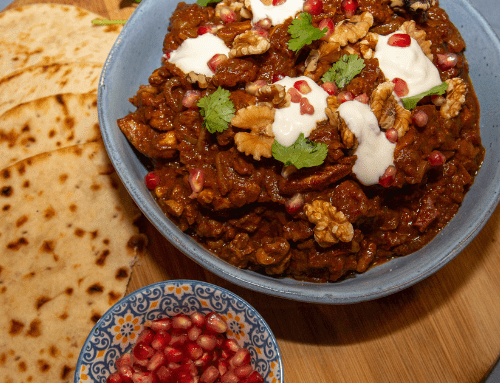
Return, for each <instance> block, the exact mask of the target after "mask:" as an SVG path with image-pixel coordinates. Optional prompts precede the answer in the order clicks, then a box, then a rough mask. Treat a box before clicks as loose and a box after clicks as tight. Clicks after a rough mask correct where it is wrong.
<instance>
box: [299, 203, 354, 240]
mask: <svg viewBox="0 0 500 383" xmlns="http://www.w3.org/2000/svg"><path fill="white" fill-rule="evenodd" d="M304 212H305V213H306V215H307V219H308V220H309V222H311V223H314V224H315V225H316V227H315V228H314V239H315V240H316V242H317V243H318V245H320V246H321V247H329V246H331V245H334V244H336V243H338V242H339V241H342V242H350V241H352V238H353V236H354V228H353V227H352V224H351V223H350V222H349V221H348V220H347V217H346V216H345V215H344V213H342V212H341V211H339V210H337V208H336V207H335V206H333V205H332V204H331V203H330V202H327V201H322V200H314V201H313V202H312V204H305V206H304Z"/></svg>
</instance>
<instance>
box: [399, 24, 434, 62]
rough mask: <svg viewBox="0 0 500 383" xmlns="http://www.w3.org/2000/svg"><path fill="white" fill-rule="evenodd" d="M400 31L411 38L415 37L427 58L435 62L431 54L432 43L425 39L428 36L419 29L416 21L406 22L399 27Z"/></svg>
mask: <svg viewBox="0 0 500 383" xmlns="http://www.w3.org/2000/svg"><path fill="white" fill-rule="evenodd" d="M399 31H400V32H403V33H406V34H407V35H410V37H413V38H414V39H415V40H416V41H417V43H418V45H420V48H421V49H422V51H423V52H424V54H425V55H426V56H427V58H428V59H429V60H431V61H432V60H433V58H434V56H433V55H432V52H431V45H432V42H431V41H429V40H426V39H425V37H426V36H427V35H426V33H425V31H423V30H421V29H417V24H416V23H415V21H414V20H410V21H405V22H404V23H403V24H401V26H400V27H399Z"/></svg>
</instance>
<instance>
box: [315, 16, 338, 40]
mask: <svg viewBox="0 0 500 383" xmlns="http://www.w3.org/2000/svg"><path fill="white" fill-rule="evenodd" d="M318 28H319V29H320V30H322V31H323V30H324V29H325V28H327V30H326V34H325V35H324V36H323V37H322V39H327V38H328V37H330V36H331V35H332V34H333V32H335V24H334V23H333V20H332V19H323V20H321V21H320V22H319V24H318Z"/></svg>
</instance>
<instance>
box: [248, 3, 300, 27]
mask: <svg viewBox="0 0 500 383" xmlns="http://www.w3.org/2000/svg"><path fill="white" fill-rule="evenodd" d="M250 5H251V7H252V14H253V18H252V22H253V23H254V24H255V23H257V22H258V21H259V20H263V19H266V18H268V19H270V20H271V22H272V24H273V25H278V24H283V22H284V21H285V20H286V19H288V18H289V17H294V16H295V15H296V14H297V12H300V11H302V9H303V8H304V0H286V1H285V2H284V3H283V4H280V5H265V4H264V3H262V1H260V0H250Z"/></svg>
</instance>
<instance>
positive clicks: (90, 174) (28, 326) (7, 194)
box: [0, 141, 145, 383]
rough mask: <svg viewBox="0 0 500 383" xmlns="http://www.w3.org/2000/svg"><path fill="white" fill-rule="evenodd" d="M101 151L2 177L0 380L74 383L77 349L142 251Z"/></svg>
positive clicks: (130, 208)
mask: <svg viewBox="0 0 500 383" xmlns="http://www.w3.org/2000/svg"><path fill="white" fill-rule="evenodd" d="M138 214H139V210H138V209H137V207H136V206H135V205H134V203H133V201H132V200H131V198H130V197H129V195H128V194H127V192H126V190H125V189H124V187H123V185H122V184H121V182H120V181H119V178H118V177H117V175H116V173H115V172H114V170H113V167H112V165H111V163H110V161H109V159H108V157H107V155H106V151H105V150H104V147H103V143H102V141H98V142H91V143H86V144H82V145H76V146H71V147H67V148H63V149H59V150H57V151H53V152H50V153H44V154H40V155H38V156H36V157H32V158H30V159H27V160H24V161H21V162H18V163H17V164H15V165H13V166H11V167H9V168H6V169H4V170H2V171H1V172H0V254H1V256H0V307H2V315H0V377H3V379H2V383H3V382H12V383H21V382H31V383H47V382H51V383H58V382H68V383H69V382H72V381H73V374H74V369H75V367H76V361H77V358H78V355H79V353H80V349H81V347H82V345H83V342H84V341H85V339H86V337H87V335H88V334H89V332H90V330H91V329H92V327H93V326H94V324H95V323H96V321H97V320H98V319H99V317H100V316H101V315H102V314H103V313H104V312H105V311H106V310H107V309H108V308H109V307H110V306H111V305H112V304H113V303H115V302H116V301H117V300H118V299H120V298H121V297H122V296H123V295H124V293H125V290H126V287H127V283H128V280H129V277H130V273H131V263H132V262H133V260H134V257H135V256H136V253H137V252H140V251H141V249H143V248H144V246H145V241H144V237H143V236H142V235H140V234H138V230H137V228H136V226H135V225H134V224H133V223H134V220H135V219H136V217H137V216H138Z"/></svg>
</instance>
